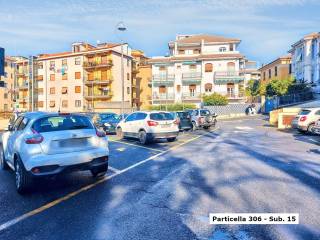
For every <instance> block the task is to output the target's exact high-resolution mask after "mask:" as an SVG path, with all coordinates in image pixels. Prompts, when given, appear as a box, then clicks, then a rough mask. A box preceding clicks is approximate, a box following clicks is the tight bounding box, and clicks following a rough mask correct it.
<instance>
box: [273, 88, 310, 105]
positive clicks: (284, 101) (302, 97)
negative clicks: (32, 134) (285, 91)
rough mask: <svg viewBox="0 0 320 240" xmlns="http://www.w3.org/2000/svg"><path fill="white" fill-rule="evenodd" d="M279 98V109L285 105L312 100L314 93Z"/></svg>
mask: <svg viewBox="0 0 320 240" xmlns="http://www.w3.org/2000/svg"><path fill="white" fill-rule="evenodd" d="M277 98H278V107H281V106H284V105H290V104H294V103H300V102H305V101H309V100H312V99H313V93H312V92H310V91H308V92H301V93H296V94H290V95H285V96H280V97H277Z"/></svg>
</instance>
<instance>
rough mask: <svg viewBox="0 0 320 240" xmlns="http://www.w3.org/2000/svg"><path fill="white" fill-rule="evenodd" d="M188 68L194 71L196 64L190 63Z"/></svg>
mask: <svg viewBox="0 0 320 240" xmlns="http://www.w3.org/2000/svg"><path fill="white" fill-rule="evenodd" d="M189 69H190V70H191V71H196V70H197V65H195V64H192V65H190V66H189Z"/></svg>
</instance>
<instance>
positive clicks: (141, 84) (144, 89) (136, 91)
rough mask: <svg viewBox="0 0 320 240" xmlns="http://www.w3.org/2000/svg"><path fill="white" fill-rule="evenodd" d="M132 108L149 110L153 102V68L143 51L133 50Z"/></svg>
mask: <svg viewBox="0 0 320 240" xmlns="http://www.w3.org/2000/svg"><path fill="white" fill-rule="evenodd" d="M131 55H132V57H133V65H132V106H133V108H135V109H137V110H142V109H148V107H150V106H151V101H152V97H151V96H152V88H151V86H152V84H151V76H152V67H151V64H149V63H148V59H149V58H147V57H146V56H145V55H144V52H143V51H141V50H132V53H131Z"/></svg>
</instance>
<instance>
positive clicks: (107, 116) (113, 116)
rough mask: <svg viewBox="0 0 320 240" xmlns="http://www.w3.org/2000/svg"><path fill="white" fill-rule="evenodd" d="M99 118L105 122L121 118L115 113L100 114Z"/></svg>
mask: <svg viewBox="0 0 320 240" xmlns="http://www.w3.org/2000/svg"><path fill="white" fill-rule="evenodd" d="M99 117H100V119H101V120H103V121H106V120H114V119H118V118H119V116H118V115H117V114H115V113H106V114H99Z"/></svg>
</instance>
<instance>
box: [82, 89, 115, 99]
mask: <svg viewBox="0 0 320 240" xmlns="http://www.w3.org/2000/svg"><path fill="white" fill-rule="evenodd" d="M84 96H85V97H87V98H108V97H112V96H113V93H112V92H111V91H102V92H93V93H92V92H90V91H89V92H85V94H84Z"/></svg>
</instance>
